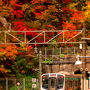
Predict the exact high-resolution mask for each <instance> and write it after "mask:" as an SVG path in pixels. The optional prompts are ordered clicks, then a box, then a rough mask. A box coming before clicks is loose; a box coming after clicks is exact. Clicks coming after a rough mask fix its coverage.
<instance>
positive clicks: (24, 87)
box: [23, 78, 25, 90]
mask: <svg viewBox="0 0 90 90" xmlns="http://www.w3.org/2000/svg"><path fill="white" fill-rule="evenodd" d="M23 90H25V78H23Z"/></svg>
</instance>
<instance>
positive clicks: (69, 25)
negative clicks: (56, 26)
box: [63, 22, 76, 30]
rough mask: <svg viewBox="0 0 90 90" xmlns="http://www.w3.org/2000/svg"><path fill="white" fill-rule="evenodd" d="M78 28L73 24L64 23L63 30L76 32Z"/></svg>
mask: <svg viewBox="0 0 90 90" xmlns="http://www.w3.org/2000/svg"><path fill="white" fill-rule="evenodd" d="M75 29H76V26H75V25H74V24H73V23H68V22H63V30H75Z"/></svg>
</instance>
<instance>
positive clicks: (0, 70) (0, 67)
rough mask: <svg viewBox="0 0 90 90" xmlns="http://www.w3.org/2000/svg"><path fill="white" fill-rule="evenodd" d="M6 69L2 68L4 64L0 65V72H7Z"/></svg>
mask: <svg viewBox="0 0 90 90" xmlns="http://www.w3.org/2000/svg"><path fill="white" fill-rule="evenodd" d="M7 72H8V71H7V70H6V69H5V68H4V65H1V66H0V73H7Z"/></svg>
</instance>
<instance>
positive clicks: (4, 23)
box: [0, 16, 8, 28]
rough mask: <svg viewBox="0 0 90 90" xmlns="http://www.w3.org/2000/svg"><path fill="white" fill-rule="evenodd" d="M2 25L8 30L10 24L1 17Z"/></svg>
mask: <svg viewBox="0 0 90 90" xmlns="http://www.w3.org/2000/svg"><path fill="white" fill-rule="evenodd" d="M0 23H1V24H2V25H3V27H5V28H8V22H7V20H6V18H4V17H2V16H0Z"/></svg>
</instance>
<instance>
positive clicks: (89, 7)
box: [84, 1, 90, 22]
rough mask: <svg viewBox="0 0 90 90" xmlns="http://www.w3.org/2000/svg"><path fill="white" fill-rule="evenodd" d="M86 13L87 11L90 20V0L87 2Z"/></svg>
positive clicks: (86, 14)
mask: <svg viewBox="0 0 90 90" xmlns="http://www.w3.org/2000/svg"><path fill="white" fill-rule="evenodd" d="M84 13H85V16H86V17H87V19H88V21H89V22H90V1H88V2H87V7H86V11H85V12H84Z"/></svg>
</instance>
